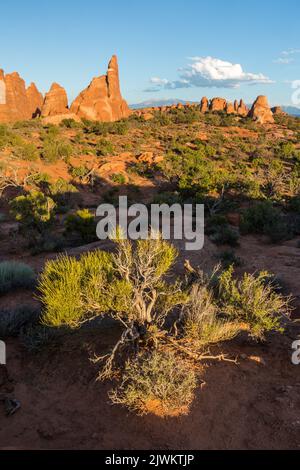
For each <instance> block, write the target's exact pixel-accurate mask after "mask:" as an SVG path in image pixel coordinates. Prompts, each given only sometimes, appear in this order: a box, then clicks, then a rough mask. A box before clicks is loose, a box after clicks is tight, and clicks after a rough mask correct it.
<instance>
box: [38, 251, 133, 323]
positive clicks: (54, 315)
mask: <svg viewBox="0 0 300 470" xmlns="http://www.w3.org/2000/svg"><path fill="white" fill-rule="evenodd" d="M112 280H113V264H112V255H110V254H108V253H105V252H102V251H95V252H91V253H87V254H84V255H82V256H81V258H80V259H79V260H76V259H75V258H72V257H68V256H60V257H58V258H57V259H56V260H52V261H48V262H47V263H46V265H45V268H44V271H43V273H42V275H41V276H40V279H39V285H38V289H39V292H40V295H41V301H42V303H43V305H44V310H43V315H42V321H43V323H44V324H45V325H48V326H54V327H60V326H69V327H71V328H75V327H78V326H79V325H80V324H81V322H82V321H84V319H85V317H89V314H90V312H91V310H92V307H91V305H93V304H94V303H95V302H96V301H97V310H98V311H100V312H105V311H107V310H109V309H110V308H111V305H112V302H113V298H112V297H113V295H115V294H113V292H114V293H115V290H114V289H113V288H111V289H109V288H108V286H107V284H108V283H111V282H112ZM121 287H122V286H121V284H120V283H117V285H116V286H114V288H115V289H117V288H120V289H121ZM125 291H126V289H125ZM109 293H111V294H112V295H111V296H110V295H109ZM126 295H128V291H126ZM119 298H120V299H121V300H120V301H121V302H125V301H124V293H122V292H121V291H120V293H119ZM125 303H126V302H125Z"/></svg>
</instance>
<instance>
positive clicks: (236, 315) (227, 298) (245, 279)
mask: <svg viewBox="0 0 300 470" xmlns="http://www.w3.org/2000/svg"><path fill="white" fill-rule="evenodd" d="M233 274H234V270H233V267H232V266H231V267H230V268H228V269H227V270H225V271H224V272H222V273H221V275H220V277H219V281H218V304H219V308H220V310H221V312H222V313H223V314H225V315H226V316H227V317H228V318H230V319H232V320H235V321H239V322H243V323H246V324H247V325H248V327H249V334H250V335H251V336H253V337H254V338H258V339H264V336H265V333H267V332H269V331H279V332H283V328H282V324H281V318H282V317H283V316H288V314H289V312H290V309H289V300H290V299H289V298H286V297H284V296H283V295H282V294H280V293H278V292H276V289H275V288H274V286H273V285H272V283H271V278H272V277H271V275H270V274H269V273H268V272H266V271H261V272H260V273H258V274H257V275H254V274H249V273H245V274H244V275H243V276H242V278H241V279H235V278H234V277H233Z"/></svg>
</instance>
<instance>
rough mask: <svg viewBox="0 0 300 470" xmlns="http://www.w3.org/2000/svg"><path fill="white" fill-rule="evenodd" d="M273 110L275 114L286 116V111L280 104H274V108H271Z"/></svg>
mask: <svg viewBox="0 0 300 470" xmlns="http://www.w3.org/2000/svg"><path fill="white" fill-rule="evenodd" d="M271 111H272V113H273V114H277V115H281V116H286V113H285V112H284V111H283V110H282V108H281V107H280V106H274V108H271Z"/></svg>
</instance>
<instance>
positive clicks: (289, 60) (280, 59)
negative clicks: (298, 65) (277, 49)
mask: <svg viewBox="0 0 300 470" xmlns="http://www.w3.org/2000/svg"><path fill="white" fill-rule="evenodd" d="M273 62H274V63H275V64H291V63H292V62H295V59H293V58H292V57H278V59H275V60H274V61H273Z"/></svg>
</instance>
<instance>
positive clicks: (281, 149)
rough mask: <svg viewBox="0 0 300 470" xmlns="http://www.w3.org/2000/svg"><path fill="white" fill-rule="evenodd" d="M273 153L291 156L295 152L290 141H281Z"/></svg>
mask: <svg viewBox="0 0 300 470" xmlns="http://www.w3.org/2000/svg"><path fill="white" fill-rule="evenodd" d="M275 153H276V155H277V156H278V157H280V158H291V157H294V156H295V155H296V153H297V151H296V149H295V146H294V144H292V142H281V143H280V144H279V145H278V147H277V148H276V150H275Z"/></svg>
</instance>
